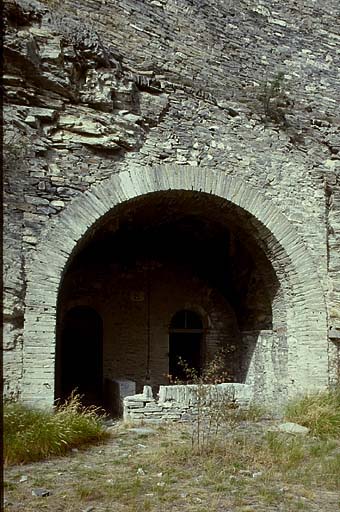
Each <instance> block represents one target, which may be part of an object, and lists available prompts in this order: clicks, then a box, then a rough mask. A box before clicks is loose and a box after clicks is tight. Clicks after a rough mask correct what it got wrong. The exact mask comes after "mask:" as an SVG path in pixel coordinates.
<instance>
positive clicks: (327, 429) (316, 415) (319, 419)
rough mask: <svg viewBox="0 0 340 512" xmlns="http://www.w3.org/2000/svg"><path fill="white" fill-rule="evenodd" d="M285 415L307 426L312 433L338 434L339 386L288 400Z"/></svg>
mask: <svg viewBox="0 0 340 512" xmlns="http://www.w3.org/2000/svg"><path fill="white" fill-rule="evenodd" d="M286 417H287V419H289V420H290V421H295V422H296V423H299V424H300V425H304V426H305V427H308V428H309V429H310V431H311V433H312V434H313V435H316V436H319V437H323V438H331V437H338V436H340V386H338V387H336V388H334V389H330V390H327V391H321V392H319V393H313V394H310V395H307V396H305V397H303V398H299V399H297V400H294V401H292V402H290V403H289V404H288V406H287V409H286Z"/></svg>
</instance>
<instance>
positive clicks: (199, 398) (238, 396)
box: [123, 383, 251, 423]
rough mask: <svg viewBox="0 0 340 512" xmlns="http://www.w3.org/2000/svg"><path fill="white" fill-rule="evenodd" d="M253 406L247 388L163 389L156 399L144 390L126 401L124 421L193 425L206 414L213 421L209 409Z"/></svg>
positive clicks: (245, 385) (201, 387) (148, 389)
mask: <svg viewBox="0 0 340 512" xmlns="http://www.w3.org/2000/svg"><path fill="white" fill-rule="evenodd" d="M212 403H214V405H212ZM250 403H251V387H250V386H248V385H247V384H236V383H233V384H231V383H230V384H229V383H224V384H216V385H209V384H202V385H198V384H187V385H176V386H160V388H159V393H158V396H157V399H155V398H153V395H152V390H151V387H150V386H144V389H143V393H139V394H137V395H133V396H127V397H125V398H124V399H123V418H124V420H125V421H132V422H134V421H135V422H144V423H160V422H162V421H190V420H192V419H193V418H195V417H197V415H198V414H204V413H203V411H208V415H209V417H210V418H211V417H212V415H213V413H212V411H211V410H210V412H209V408H210V407H213V408H215V407H223V406H224V407H228V406H230V407H235V406H236V407H247V406H249V404H250Z"/></svg>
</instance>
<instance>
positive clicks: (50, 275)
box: [22, 165, 328, 406]
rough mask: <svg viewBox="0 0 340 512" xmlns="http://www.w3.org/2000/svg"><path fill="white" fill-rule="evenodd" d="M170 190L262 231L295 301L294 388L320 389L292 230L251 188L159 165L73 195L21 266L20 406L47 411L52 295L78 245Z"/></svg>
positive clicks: (300, 253)
mask: <svg viewBox="0 0 340 512" xmlns="http://www.w3.org/2000/svg"><path fill="white" fill-rule="evenodd" d="M169 190H188V191H197V192H203V193H207V194H212V195H215V196H217V197H218V198H222V199H225V200H226V201H228V202H230V203H232V204H233V205H236V206H238V207H239V208H241V209H243V210H245V211H246V212H248V213H249V214H250V215H251V216H252V218H254V219H255V220H256V222H258V223H259V225H261V226H263V227H265V228H266V232H267V233H268V232H269V233H270V237H271V243H272V244H274V245H275V247H274V249H275V250H274V253H275V255H276V256H275V257H277V258H281V259H282V261H283V264H284V268H285V274H287V275H288V276H289V285H290V287H291V294H292V295H293V296H294V297H295V300H294V302H293V306H292V308H293V311H291V312H290V315H291V317H292V319H293V320H292V321H291V328H290V329H289V332H288V333H287V340H288V370H289V379H290V381H291V382H292V386H293V387H294V388H295V389H296V390H298V389H300V390H301V389H304V388H308V387H313V388H315V387H316V388H318V387H324V386H325V385H327V372H328V370H327V369H328V356H327V315H326V306H325V300H324V295H323V291H322V288H321V284H320V281H319V278H318V276H317V269H316V266H315V264H314V262H313V259H312V257H311V255H310V253H309V250H308V249H307V247H306V246H305V245H304V242H303V241H302V239H301V237H300V236H299V234H298V233H297V231H296V229H295V228H294V226H293V225H292V224H291V223H290V222H289V221H288V219H287V218H286V217H285V216H284V215H283V214H282V213H281V212H280V211H279V209H278V208H277V207H276V206H275V205H273V204H272V203H271V202H270V201H269V200H268V199H266V198H265V196H264V195H263V194H262V193H261V192H260V191H259V190H258V189H256V188H255V187H252V186H250V185H249V184H247V183H245V182H243V181H242V180H240V179H237V178H233V177H231V176H229V175H226V174H224V173H223V172H218V171H215V170H211V169H209V168H201V167H190V166H178V165H167V166H165V165H164V166H155V167H152V168H136V169H131V170H128V171H123V172H120V173H117V174H113V175H112V176H111V177H110V178H108V179H107V180H105V181H103V182H102V183H100V184H98V185H94V186H93V187H91V188H90V189H89V190H87V191H86V192H84V193H82V194H80V195H79V196H77V197H76V198H75V199H74V200H73V201H72V202H71V203H70V204H69V205H68V206H67V207H66V208H65V210H63V212H61V213H60V214H59V215H58V217H56V218H55V219H53V220H52V221H51V222H50V224H49V226H48V227H47V228H46V232H45V233H44V236H43V239H41V241H40V242H39V244H38V246H37V251H36V256H35V257H34V258H32V259H31V261H29V262H27V265H26V279H27V294H26V309H25V332H24V352H23V367H24V377H23V392H22V399H23V400H24V401H26V402H28V403H35V404H37V405H42V406H52V405H53V402H54V378H55V344H56V315H57V302H58V293H59V287H60V284H61V281H62V277H63V273H64V271H65V268H66V267H67V264H68V261H69V260H70V258H71V257H72V254H73V253H74V251H75V250H76V247H77V245H78V243H79V242H80V241H81V240H82V239H83V238H84V237H85V236H86V234H87V233H88V232H89V230H90V228H91V227H92V226H93V225H94V224H95V223H97V222H98V221H100V219H101V218H102V217H103V216H104V215H106V214H107V213H108V212H109V211H111V210H112V209H113V208H114V207H115V206H118V205H119V204H122V203H124V202H125V201H128V200H131V199H134V198H137V197H140V196H145V195H148V194H152V193H154V192H161V191H169Z"/></svg>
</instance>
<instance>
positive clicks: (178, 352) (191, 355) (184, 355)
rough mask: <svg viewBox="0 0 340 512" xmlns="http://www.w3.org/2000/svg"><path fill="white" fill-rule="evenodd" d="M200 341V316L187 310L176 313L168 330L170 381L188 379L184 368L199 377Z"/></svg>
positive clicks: (201, 328)
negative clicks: (192, 371)
mask: <svg viewBox="0 0 340 512" xmlns="http://www.w3.org/2000/svg"><path fill="white" fill-rule="evenodd" d="M202 340H203V325H202V320H201V317H200V315H198V314H197V313H194V312H193V311H188V310H183V311H178V313H176V314H175V315H174V316H173V318H172V320H171V324H170V330H169V374H170V375H171V378H172V379H178V380H183V381H186V380H189V379H190V374H188V372H187V371H185V368H184V366H185V367H186V368H188V369H189V370H194V373H195V374H196V375H200V372H201V368H202ZM182 363H184V366H183V364H182Z"/></svg>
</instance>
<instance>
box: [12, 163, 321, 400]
mask: <svg viewBox="0 0 340 512" xmlns="http://www.w3.org/2000/svg"><path fill="white" fill-rule="evenodd" d="M26 275H27V293H26V310H25V331H24V351H23V366H24V377H23V387H22V399H23V401H25V402H26V403H32V404H34V405H37V406H43V407H45V406H52V405H53V402H54V400H55V399H56V398H60V397H62V396H63V395H64V394H65V393H66V392H67V391H66V390H68V389H70V387H73V386H76V387H78V386H81V382H82V379H83V376H84V374H83V375H81V374H77V371H78V370H77V371H73V370H72V368H74V367H75V366H76V365H77V364H79V362H81V357H80V352H81V351H82V350H83V348H84V347H92V348H93V347H97V348H98V350H97V351H96V357H92V356H90V355H88V356H87V357H86V358H85V362H84V363H83V364H81V366H82V367H83V368H84V373H85V374H87V375H89V374H93V376H95V377H93V381H92V388H91V390H88V391H87V392H88V393H89V396H90V395H91V393H92V396H94V397H95V398H94V400H97V398H98V397H99V398H100V397H101V396H103V389H104V388H105V384H107V383H110V382H112V380H116V379H123V380H124V379H125V380H126V379H127V380H131V381H133V383H135V386H136V391H137V392H139V391H140V390H141V389H142V387H143V385H145V384H148V385H151V386H152V387H153V389H154V392H156V391H157V389H158V386H159V385H160V384H165V385H166V384H168V382H169V375H170V370H171V371H173V370H175V372H176V371H177V370H176V368H175V369H174V366H173V362H172V359H171V358H172V355H171V354H173V353H175V354H176V351H177V353H179V355H181V350H182V349H181V348H178V346H177V347H176V350H175V351H174V350H173V348H172V347H173V346H172V340H171V335H172V334H176V333H175V332H172V330H176V329H177V327H174V326H173V323H172V322H173V319H174V318H176V316H175V315H176V314H177V313H179V312H181V311H182V312H183V311H187V312H189V311H190V312H192V313H193V314H195V315H198V316H199V318H200V319H201V321H202V326H203V327H202V331H203V332H202V333H201V334H202V337H201V340H200V347H199V350H193V349H192V350H190V351H189V355H190V357H191V363H192V364H194V365H196V366H199V369H201V368H202V367H204V365H206V364H208V363H209V361H211V360H212V359H213V358H214V355H216V354H217V353H219V350H220V349H221V348H224V349H225V352H224V353H225V354H227V356H226V357H225V361H224V363H225V367H226V368H225V369H226V371H227V373H228V378H229V379H230V380H231V381H232V382H238V383H246V384H247V385H248V386H249V388H248V389H251V394H252V397H253V398H254V399H256V400H257V401H261V402H264V403H266V404H269V405H273V404H274V405H275V406H278V407H279V406H280V403H281V404H283V403H284V402H285V401H286V400H287V398H289V397H290V396H294V395H296V394H297V393H301V392H304V391H312V390H317V389H322V388H323V387H325V386H326V385H327V382H328V369H329V362H328V353H327V315H326V309H325V303H324V295H323V290H322V287H321V284H320V281H319V278H318V275H317V271H316V266H315V263H314V260H313V257H312V254H311V253H310V251H309V250H308V248H307V247H306V245H305V244H304V242H303V240H302V239H301V237H300V235H299V234H298V232H297V231H296V229H295V228H294V226H293V225H292V224H291V223H290V222H289V220H288V219H287V218H286V217H285V216H284V215H283V214H282V213H281V212H280V210H279V208H278V207H277V206H275V205H274V203H273V202H271V201H269V200H268V199H267V198H266V197H265V196H264V194H262V192H261V191H259V190H258V189H256V188H254V187H252V186H250V185H249V184H247V183H245V182H243V181H242V180H239V179H236V178H233V177H231V176H229V175H227V174H224V173H223V172H220V171H219V172H217V171H213V170H210V169H204V168H191V167H189V166H185V167H180V166H162V167H156V168H143V169H139V168H136V169H133V171H123V172H121V173H117V174H113V175H112V176H111V177H110V178H108V179H107V180H105V182H103V183H101V184H98V185H95V186H94V187H91V189H90V190H88V191H87V192H84V193H83V194H81V195H80V196H79V197H77V198H75V199H74V200H72V201H71V202H70V204H69V205H68V206H67V207H66V208H65V210H64V211H63V212H61V213H60V215H59V216H58V217H56V218H54V219H53V221H51V223H50V225H49V229H48V230H47V231H46V233H45V236H44V239H42V240H41V242H39V245H38V247H37V249H36V253H35V256H34V257H33V258H32V260H29V261H28V262H27V274H26ZM75 308H81V310H82V311H84V309H83V308H90V310H91V311H95V315H97V316H98V317H99V318H100V320H101V326H100V322H99V321H98V322H96V321H95V322H93V325H95V326H96V327H95V328H94V327H93V330H92V328H91V329H86V331H87V332H95V333H94V336H93V339H95V340H99V339H100V337H101V336H102V338H101V339H102V342H101V343H100V342H99V341H95V342H94V343H89V342H88V341H84V340H85V338H86V336H85V335H83V334H81V335H80V336H78V335H77V336H76V338H77V339H78V340H82V339H83V338H84V340H83V341H79V342H76V343H75V344H73V345H72V341H70V339H71V338H73V337H74V335H73V334H72V335H71V336H69V335H65V332H66V333H67V332H70V329H71V327H70V326H72V325H74V324H73V322H78V320H74V319H72V317H73V314H74V311H76V309H75ZM88 311H89V310H88ZM93 316H94V315H93ZM70 318H71V320H70ZM84 325H85V324H84ZM72 329H73V327H72ZM72 329H71V331H72ZM84 331H85V328H84ZM78 332H79V331H78ZM177 334H180V333H177ZM191 334H198V333H191ZM187 335H189V333H187ZM175 339H176V337H175ZM65 340H66V341H65ZM176 343H178V345H179V346H180V347H181V345H180V343H181V342H180V341H178V338H177V341H176ZM68 345H69V346H68ZM197 346H198V343H197V344H196V345H194V347H195V348H197ZM92 348H91V350H92ZM86 351H87V349H86ZM86 351H85V352H86ZM193 352H194V353H195V355H194V354H193ZM77 353H78V354H79V357H77ZM37 354H39V357H37ZM63 354H67V355H63ZM88 354H91V351H90V349H89V352H88ZM186 355H187V357H188V353H186ZM195 357H196V358H197V359H195ZM90 360H91V361H92V362H93V364H92V367H91V368H90V369H88V368H87V363H89V362H90ZM198 361H199V362H198ZM85 368H86V369H85ZM98 368H99V369H98ZM91 378H92V377H91Z"/></svg>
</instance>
